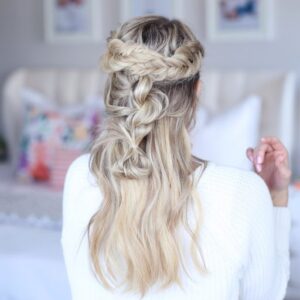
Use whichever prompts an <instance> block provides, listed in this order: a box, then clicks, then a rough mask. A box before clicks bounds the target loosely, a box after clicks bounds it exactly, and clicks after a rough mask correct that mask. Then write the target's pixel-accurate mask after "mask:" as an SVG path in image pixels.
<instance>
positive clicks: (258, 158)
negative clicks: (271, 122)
mask: <svg viewBox="0 0 300 300" xmlns="http://www.w3.org/2000/svg"><path fill="white" fill-rule="evenodd" d="M272 151H274V150H273V148H272V147H271V146H270V145H269V144H268V143H263V144H260V145H258V146H257V147H256V148H255V149H254V152H253V157H254V163H255V164H263V162H264V159H265V154H266V153H267V152H272Z"/></svg>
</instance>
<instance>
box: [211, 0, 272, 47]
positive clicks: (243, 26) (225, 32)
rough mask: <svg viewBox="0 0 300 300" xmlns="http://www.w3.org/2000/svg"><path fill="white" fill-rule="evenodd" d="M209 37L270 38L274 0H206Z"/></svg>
mask: <svg viewBox="0 0 300 300" xmlns="http://www.w3.org/2000/svg"><path fill="white" fill-rule="evenodd" d="M205 5H206V8H205V10H206V33H207V38H208V40H210V41H221V42H231V41H233V42H234V41H262V40H264V41H267V40H272V39H273V38H274V35H275V34H274V2H273V0H244V1H236V0H206V2H205Z"/></svg>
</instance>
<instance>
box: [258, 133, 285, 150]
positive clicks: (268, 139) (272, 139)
mask: <svg viewBox="0 0 300 300" xmlns="http://www.w3.org/2000/svg"><path fill="white" fill-rule="evenodd" d="M261 141H262V142H267V143H268V144H270V145H271V146H272V147H273V148H274V149H275V150H282V151H285V152H287V149H286V148H285V146H284V145H283V144H282V142H281V141H280V140H279V139H278V138H276V137H262V138H261Z"/></svg>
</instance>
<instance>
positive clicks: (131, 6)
mask: <svg viewBox="0 0 300 300" xmlns="http://www.w3.org/2000/svg"><path fill="white" fill-rule="evenodd" d="M119 3H120V19H121V22H125V21H127V20H128V19H131V18H133V17H136V16H142V15H151V14H154V15H162V16H165V17H168V18H177V19H181V18H183V11H184V0H163V1H162V0H151V1H149V0H120V2H119Z"/></svg>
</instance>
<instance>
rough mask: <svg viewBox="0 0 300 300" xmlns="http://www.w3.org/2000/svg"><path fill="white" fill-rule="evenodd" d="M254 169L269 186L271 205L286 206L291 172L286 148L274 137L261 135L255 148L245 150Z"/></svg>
mask: <svg viewBox="0 0 300 300" xmlns="http://www.w3.org/2000/svg"><path fill="white" fill-rule="evenodd" d="M246 154H247V157H248V158H249V160H250V161H251V162H252V163H253V166H254V170H255V171H256V173H257V174H258V175H260V176H261V177H262V179H263V180H264V181H265V182H266V184H267V186H268V187H269V190H270V193H271V196H272V200H273V205H274V206H287V204H288V185H289V183H290V179H291V175H292V172H291V170H290V168H289V155H288V152H287V149H286V148H285V147H284V145H283V144H282V143H281V142H280V141H279V139H277V138H276V137H263V138H261V143H260V144H259V145H258V146H257V147H256V148H254V149H253V148H248V149H247V150H246Z"/></svg>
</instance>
